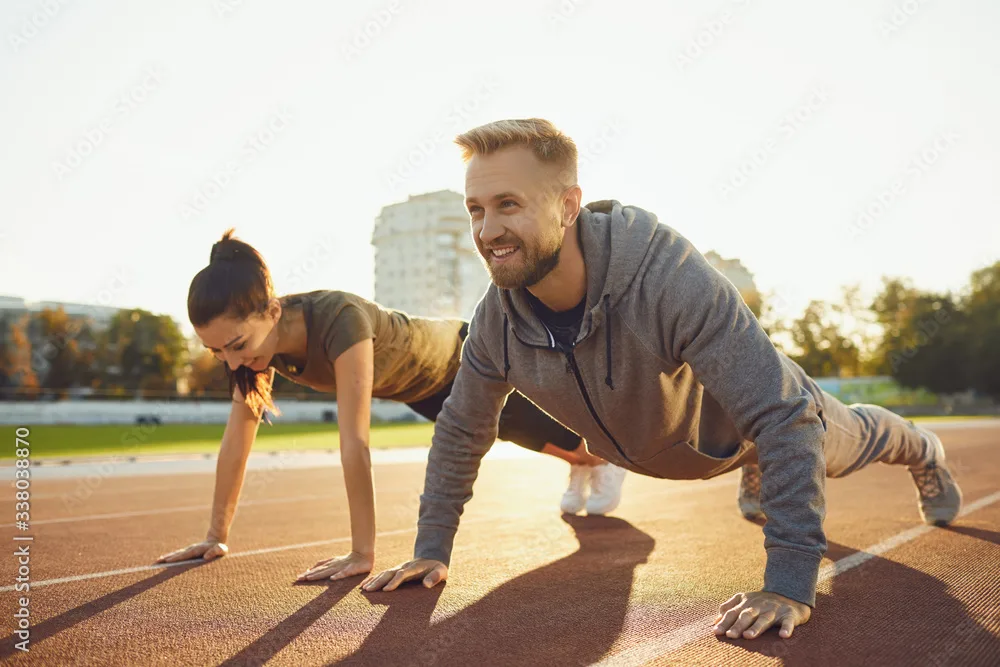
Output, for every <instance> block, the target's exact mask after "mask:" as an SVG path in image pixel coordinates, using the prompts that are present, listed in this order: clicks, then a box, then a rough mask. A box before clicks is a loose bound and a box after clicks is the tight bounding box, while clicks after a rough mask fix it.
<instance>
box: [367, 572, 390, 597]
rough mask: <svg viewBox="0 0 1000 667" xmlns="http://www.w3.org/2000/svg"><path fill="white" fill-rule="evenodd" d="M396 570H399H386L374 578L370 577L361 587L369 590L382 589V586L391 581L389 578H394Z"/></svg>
mask: <svg viewBox="0 0 1000 667" xmlns="http://www.w3.org/2000/svg"><path fill="white" fill-rule="evenodd" d="M396 572H397V570H386V571H385V572H382V573H380V574H379V575H377V576H375V577H374V578H371V579H369V580H368V581H367V583H364V584H362V585H361V587H362V588H363V589H365V590H366V591H369V592H370V591H377V590H381V589H382V587H383V586H385V585H386V584H387V583H388V582H389V580H390V579H392V578H393V576H394V575H395V574H396Z"/></svg>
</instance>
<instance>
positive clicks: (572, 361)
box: [545, 327, 635, 465]
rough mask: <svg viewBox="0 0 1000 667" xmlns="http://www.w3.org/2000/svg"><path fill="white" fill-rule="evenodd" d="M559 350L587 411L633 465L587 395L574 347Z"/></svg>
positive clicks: (622, 455) (561, 347)
mask: <svg viewBox="0 0 1000 667" xmlns="http://www.w3.org/2000/svg"><path fill="white" fill-rule="evenodd" d="M545 330H546V331H548V327H545ZM549 337H550V338H551V337H552V333H551V332H549ZM553 343H554V341H553ZM558 348H559V349H560V350H562V353H563V354H565V355H566V361H568V362H569V367H570V368H571V369H572V370H573V376H574V377H575V378H576V384H577V386H578V387H579V388H580V393H581V394H582V395H583V402H584V403H586V404H587V409H588V410H590V416H591V417H593V418H594V421H595V422H597V425H598V426H600V427H601V430H602V431H604V435H606V436H608V440H610V441H611V444H612V445H614V446H615V449H617V450H618V454H619V455H621V457H622V458H623V459H625V460H626V461H628V462H629V463H632V460H631V459H630V458H629V457H628V456H626V455H625V451H624V450H623V449H622V448H621V445H619V444H618V441H617V440H615V436H613V435H611V431H609V430H608V427H607V426H605V425H604V422H603V421H602V420H601V418H600V416H599V415H598V414H597V409H596V408H594V404H593V403H592V402H591V400H590V394H588V393H587V387H586V385H584V384H583V375H581V374H580V367H579V366H578V365H577V363H576V356H575V355H574V354H573V347H569V348H565V347H563V346H562V345H559V346H558ZM633 465H635V464H633Z"/></svg>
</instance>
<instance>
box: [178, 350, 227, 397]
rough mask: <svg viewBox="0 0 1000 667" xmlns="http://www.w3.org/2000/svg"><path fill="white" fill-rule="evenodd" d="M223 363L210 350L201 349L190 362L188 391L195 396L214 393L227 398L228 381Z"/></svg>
mask: <svg viewBox="0 0 1000 667" xmlns="http://www.w3.org/2000/svg"><path fill="white" fill-rule="evenodd" d="M224 363H225V362H223V361H219V360H218V359H217V358H216V356H215V355H214V354H213V353H212V352H211V351H210V350H207V349H203V350H202V351H201V352H200V353H199V354H197V355H196V356H195V357H194V359H193V360H192V361H191V370H190V374H189V375H188V391H190V392H191V393H192V394H194V395H196V396H199V395H204V394H216V393H218V394H222V395H223V396H227V395H228V393H229V380H228V379H227V378H226V370H225V368H224V367H223V364H224Z"/></svg>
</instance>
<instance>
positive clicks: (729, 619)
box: [715, 607, 742, 635]
mask: <svg viewBox="0 0 1000 667" xmlns="http://www.w3.org/2000/svg"><path fill="white" fill-rule="evenodd" d="M741 610H742V608H741V607H736V608H734V609H730V610H729V611H727V612H726V613H724V614H723V615H722V619H721V620H720V621H719V622H718V623H716V624H715V634H717V635H722V634H725V633H726V630H728V629H729V628H730V626H732V624H733V623H734V622H736V618H737V616H739V614H740V611H741Z"/></svg>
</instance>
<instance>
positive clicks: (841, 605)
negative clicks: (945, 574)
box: [719, 528, 1000, 667]
mask: <svg viewBox="0 0 1000 667" xmlns="http://www.w3.org/2000/svg"><path fill="white" fill-rule="evenodd" d="M950 530H954V531H955V532H961V533H965V534H971V535H973V536H975V537H982V536H981V535H980V533H985V534H986V535H987V536H988V537H989V538H991V539H992V540H995V539H997V534H996V533H992V532H991V531H980V530H977V529H969V528H952V529H950ZM983 539H987V538H986V537H984V538H983ZM987 541H991V540H990V539H987ZM856 552H857V550H856V549H852V548H850V547H846V546H844V545H841V544H836V543H832V542H831V543H830V544H829V549H828V551H827V555H828V556H829V557H830V559H831V560H834V561H836V560H840V559H841V558H845V557H847V556H849V555H851V554H853V553H856ZM994 613H995V614H996V613H997V612H996V611H995V612H994ZM993 620H994V622H996V621H998V620H1000V618H994V619H993ZM719 641H720V642H726V643H730V644H732V645H733V646H735V647H738V648H740V649H742V650H744V651H746V652H748V653H756V654H759V655H765V656H769V657H774V658H779V659H780V660H781V661H782V664H786V665H806V664H809V665H825V664H830V665H838V667H839V666H840V665H880V666H882V665H885V666H894V665H900V666H901V667H902V666H906V667H909V666H911V665H962V666H963V667H971V666H974V665H983V666H984V667H985V666H986V665H990V666H991V667H995V666H996V665H997V664H1000V637H998V636H997V635H995V634H993V633H990V632H989V631H987V630H986V629H984V628H983V627H982V626H981V625H980V623H978V622H976V621H975V620H974V619H972V618H971V617H970V616H969V613H968V611H967V609H966V606H965V604H964V603H963V602H962V601H960V600H957V599H955V598H954V597H953V596H952V595H951V594H950V592H949V590H948V586H947V584H945V582H943V581H941V580H940V579H938V578H937V577H934V576H932V575H930V574H927V573H925V572H921V571H920V570H916V569H914V568H911V567H909V566H906V565H902V564H900V563H897V562H894V561H892V560H888V559H885V558H881V557H879V556H875V557H873V558H872V559H871V560H869V561H867V562H865V563H863V564H861V565H859V566H857V567H856V568H854V569H852V570H849V571H848V572H845V573H843V574H840V575H838V576H837V577H836V578H834V580H833V588H832V593H831V594H829V595H818V596H817V600H816V609H815V610H814V612H813V615H812V618H811V619H810V621H809V622H808V623H806V624H805V625H803V626H800V627H797V628H796V629H795V633H794V634H793V635H792V637H791V639H781V638H780V637H779V636H778V633H777V630H775V629H772V630H770V631H768V632H767V633H766V634H764V635H762V636H761V637H758V638H757V639H754V640H752V641H748V640H733V639H726V638H724V637H722V638H719Z"/></svg>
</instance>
